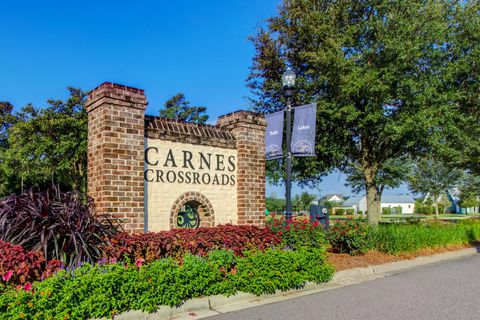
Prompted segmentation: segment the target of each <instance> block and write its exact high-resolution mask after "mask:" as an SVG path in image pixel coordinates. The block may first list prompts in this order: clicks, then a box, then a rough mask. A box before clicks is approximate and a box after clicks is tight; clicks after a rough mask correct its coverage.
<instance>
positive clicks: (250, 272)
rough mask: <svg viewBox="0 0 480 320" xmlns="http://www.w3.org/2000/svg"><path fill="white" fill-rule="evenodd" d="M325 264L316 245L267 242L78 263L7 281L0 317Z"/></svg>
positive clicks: (168, 298) (150, 298)
mask: <svg viewBox="0 0 480 320" xmlns="http://www.w3.org/2000/svg"><path fill="white" fill-rule="evenodd" d="M333 272H334V270H333V267H331V266H330V265H329V264H327V263H326V257H325V249H322V248H320V249H314V250H306V249H300V250H297V251H293V250H285V251H284V250H279V249H269V250H267V251H266V252H250V253H248V254H247V255H246V256H244V257H235V256H234V253H233V252H231V251H223V250H221V251H213V252H211V253H210V254H209V255H208V256H207V257H199V256H193V255H190V254H187V255H186V256H185V257H184V259H183V261H182V263H180V264H179V263H177V262H176V261H174V260H172V259H162V260H157V261H154V262H152V263H150V264H147V265H143V266H140V267H138V266H125V265H123V264H113V265H112V264H110V265H102V266H98V265H97V266H91V265H84V266H81V267H80V268H78V269H76V270H73V271H69V272H66V271H63V270H62V271H60V272H59V273H58V274H57V275H55V276H53V277H51V278H49V279H47V280H45V281H43V282H36V283H34V284H33V289H32V290H31V291H24V290H16V289H8V290H7V291H6V292H4V293H3V294H1V295H0V319H17V318H25V319H67V318H68V319H87V318H100V317H113V316H114V315H116V314H119V313H122V312H124V311H127V310H144V311H155V310H157V309H158V307H159V306H161V305H168V306H178V305H180V304H182V303H183V302H184V301H186V300H188V299H191V298H194V297H199V296H206V295H215V294H223V295H232V294H234V293H235V292H237V291H243V292H249V293H253V294H257V295H260V294H264V293H273V292H275V290H277V289H279V290H288V289H290V288H298V287H301V286H303V285H304V284H305V283H306V282H307V281H313V282H316V283H321V282H326V281H329V280H330V279H331V277H332V275H333Z"/></svg>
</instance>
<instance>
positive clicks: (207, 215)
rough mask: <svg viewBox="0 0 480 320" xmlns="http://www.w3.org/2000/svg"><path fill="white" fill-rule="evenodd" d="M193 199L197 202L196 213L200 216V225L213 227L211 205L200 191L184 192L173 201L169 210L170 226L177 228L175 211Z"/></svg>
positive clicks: (213, 219) (213, 214) (213, 213)
mask: <svg viewBox="0 0 480 320" xmlns="http://www.w3.org/2000/svg"><path fill="white" fill-rule="evenodd" d="M191 201H195V202H198V203H199V207H198V214H199V216H200V227H213V226H214V225H215V212H214V210H213V206H212V204H211V203H210V201H209V200H208V198H207V197H205V196H204V195H203V194H201V193H200V192H194V191H191V192H185V193H184V194H182V195H181V196H180V197H178V198H177V200H175V202H174V203H173V206H172V209H171V210H170V228H172V229H174V228H177V213H178V212H179V211H180V210H181V209H182V207H183V206H184V205H185V204H186V203H187V202H191Z"/></svg>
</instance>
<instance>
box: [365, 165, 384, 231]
mask: <svg viewBox="0 0 480 320" xmlns="http://www.w3.org/2000/svg"><path fill="white" fill-rule="evenodd" d="M364 172H365V189H366V190H367V212H368V223H369V224H370V225H377V224H378V223H379V222H380V218H381V216H382V210H381V197H382V193H381V192H380V191H379V190H378V186H377V183H376V172H375V170H373V169H372V168H366V169H365V171H364Z"/></svg>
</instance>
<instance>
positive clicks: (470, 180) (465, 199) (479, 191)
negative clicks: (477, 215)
mask: <svg viewBox="0 0 480 320" xmlns="http://www.w3.org/2000/svg"><path fill="white" fill-rule="evenodd" d="M459 190H460V206H462V207H464V208H468V207H479V206H480V177H478V176H474V175H467V176H466V177H465V179H464V180H463V181H462V183H461V184H460V186H459Z"/></svg>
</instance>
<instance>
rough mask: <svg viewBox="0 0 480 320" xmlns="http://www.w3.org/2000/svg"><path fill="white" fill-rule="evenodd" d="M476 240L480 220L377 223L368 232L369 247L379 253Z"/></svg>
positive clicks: (408, 250)
mask: <svg viewBox="0 0 480 320" xmlns="http://www.w3.org/2000/svg"><path fill="white" fill-rule="evenodd" d="M478 240H480V221H475V220H470V221H462V222H459V223H441V222H434V223H416V224H387V225H380V226H378V228H376V229H375V230H374V232H373V234H372V246H373V247H374V248H375V249H377V250H379V251H382V252H385V253H390V254H395V255H398V254H401V253H410V252H415V251H418V250H421V249H426V248H438V247H445V246H448V245H452V244H468V243H472V242H474V241H478Z"/></svg>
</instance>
